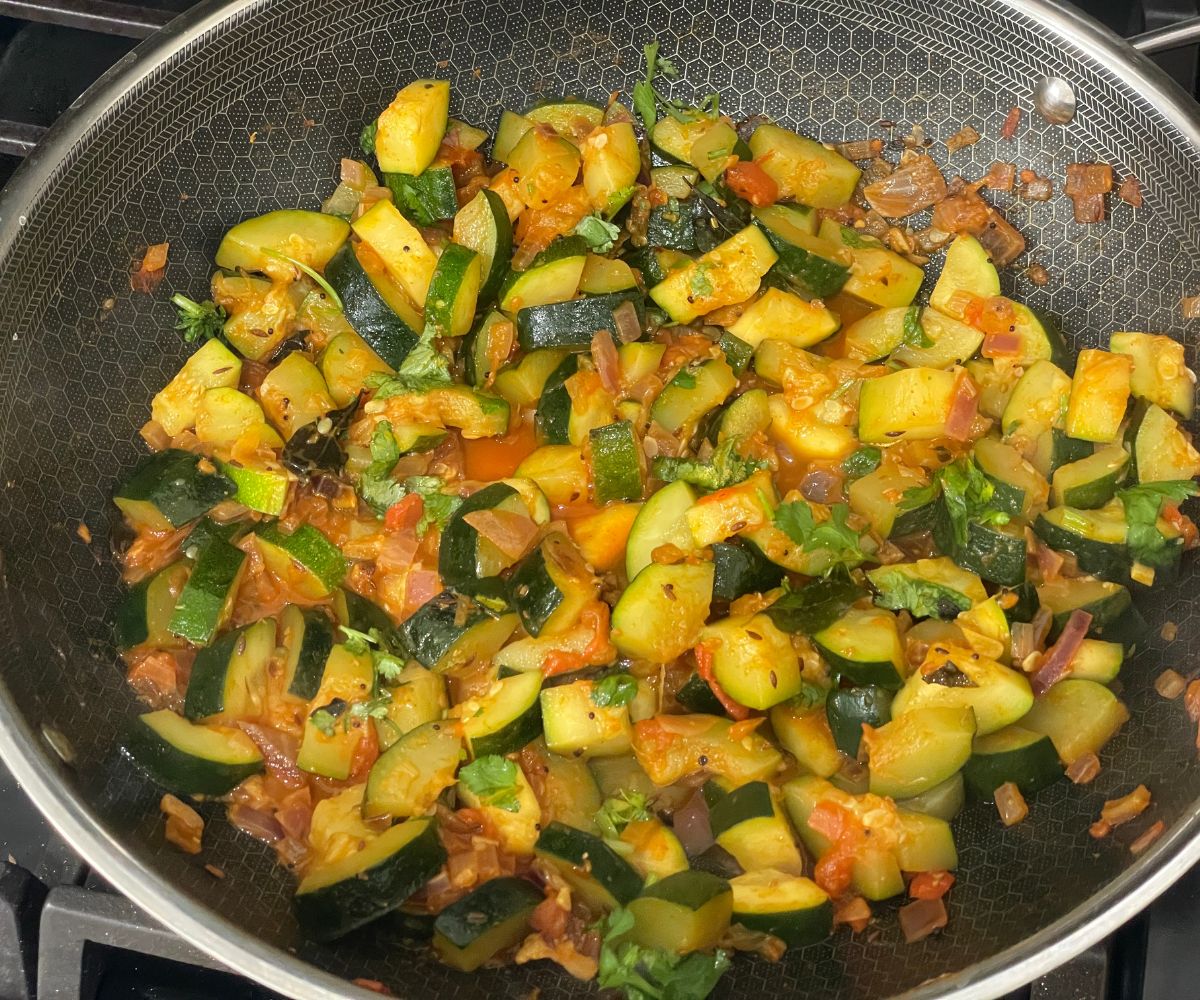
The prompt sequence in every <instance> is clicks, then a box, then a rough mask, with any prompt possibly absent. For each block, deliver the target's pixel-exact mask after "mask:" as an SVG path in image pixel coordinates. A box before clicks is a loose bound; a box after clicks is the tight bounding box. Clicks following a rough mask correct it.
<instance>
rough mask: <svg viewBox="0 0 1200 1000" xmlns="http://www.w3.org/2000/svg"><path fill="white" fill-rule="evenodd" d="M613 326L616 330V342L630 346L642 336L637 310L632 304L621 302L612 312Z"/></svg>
mask: <svg viewBox="0 0 1200 1000" xmlns="http://www.w3.org/2000/svg"><path fill="white" fill-rule="evenodd" d="M612 315H613V325H614V326H615V327H616V328H617V329H616V334H617V340H619V341H620V342H621V343H622V344H631V343H633V341H635V340H637V339H638V337H640V336H641V335H642V324H641V323H640V322H639V321H638V314H637V308H636V307H635V306H634V304H633V303H632V302H622V303H621V304H620V305H619V306H617V308H616V309H614V310H613V314H612Z"/></svg>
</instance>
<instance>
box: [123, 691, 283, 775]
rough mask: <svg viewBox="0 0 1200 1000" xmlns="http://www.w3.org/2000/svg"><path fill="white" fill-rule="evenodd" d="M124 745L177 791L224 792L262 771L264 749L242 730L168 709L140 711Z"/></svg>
mask: <svg viewBox="0 0 1200 1000" xmlns="http://www.w3.org/2000/svg"><path fill="white" fill-rule="evenodd" d="M122 748H123V749H124V751H125V752H126V753H127V754H129V756H130V757H132V758H133V759H134V761H135V762H136V763H137V764H138V765H139V766H140V767H142V768H143V769H144V770H145V771H146V772H147V773H148V774H149V775H150V777H151V778H153V779H154V780H155V781H156V782H158V784H160V785H162V786H163V787H164V788H167V789H170V790H171V791H173V792H177V793H178V794H180V795H226V794H228V793H229V792H231V791H233V789H234V788H236V787H237V786H238V785H240V784H241V783H242V782H243V781H245V780H246V779H247V778H249V777H251V776H252V775H255V774H259V773H260V772H261V771H262V770H263V758H262V754H261V753H259V750H258V747H257V746H255V744H254V741H253V740H252V739H250V737H249V736H247V735H246V734H245V733H243V732H242V731H241V730H240V729H235V728H233V727H232V726H218V725H201V724H197V723H193V722H189V721H188V720H187V719H185V718H183V717H182V716H180V715H176V714H175V713H174V712H172V711H171V710H170V709H160V710H159V711H157V712H147V713H146V714H144V715H139V716H138V718H137V721H136V722H134V723H133V725H131V726H130V727H129V730H128V732H127V733H126V735H125V741H124V744H123V747H122Z"/></svg>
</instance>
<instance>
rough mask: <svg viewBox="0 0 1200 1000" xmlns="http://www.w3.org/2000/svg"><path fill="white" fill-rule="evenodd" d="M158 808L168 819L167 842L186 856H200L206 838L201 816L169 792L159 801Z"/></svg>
mask: <svg viewBox="0 0 1200 1000" xmlns="http://www.w3.org/2000/svg"><path fill="white" fill-rule="evenodd" d="M158 808H159V809H161V810H162V813H163V815H164V816H166V817H167V841H168V842H169V843H172V844H174V845H175V846H176V847H178V848H179V849H180V850H181V851H183V852H184V853H186V854H199V853H200V847H201V844H200V841H201V838H202V837H203V836H204V820H203V819H201V817H200V814H199V813H198V812H196V810H195V809H193V808H192V807H191V806H189V805H188V804H187V803H186V802H182V801H180V800H179V799H177V798H176V797H175V796H174V795H172V794H170V793H169V792H168V793H167V794H166V795H164V796H163V797H162V799H161V800H160V801H159V803H158Z"/></svg>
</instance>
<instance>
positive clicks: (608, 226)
mask: <svg viewBox="0 0 1200 1000" xmlns="http://www.w3.org/2000/svg"><path fill="white" fill-rule="evenodd" d="M575 235H576V236H582V237H583V238H584V240H585V241H586V242H587V245H588V249H590V250H592V251H593V252H594V253H608V251H609V250H611V249H612V248H613V245H614V244H615V243H616V241H617V237H619V236H620V235H621V227H620V226H614V225H613V224H612V223H611V222H605V221H604V220H603V219H602V218H600V216H598V215H585V216H584V217H583V218H582V219H580V220H579V223H578V224H577V225H576V226H575Z"/></svg>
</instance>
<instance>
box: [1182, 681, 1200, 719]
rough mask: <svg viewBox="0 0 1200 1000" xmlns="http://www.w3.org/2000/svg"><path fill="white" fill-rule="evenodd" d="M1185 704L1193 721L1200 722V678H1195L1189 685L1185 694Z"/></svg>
mask: <svg viewBox="0 0 1200 1000" xmlns="http://www.w3.org/2000/svg"><path fill="white" fill-rule="evenodd" d="M1183 704H1184V707H1185V708H1186V709H1187V714H1188V717H1189V718H1190V719H1191V720H1192V721H1193V722H1200V680H1194V681H1192V682H1191V683H1190V684H1188V686H1187V693H1186V694H1185V695H1184V696H1183Z"/></svg>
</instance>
